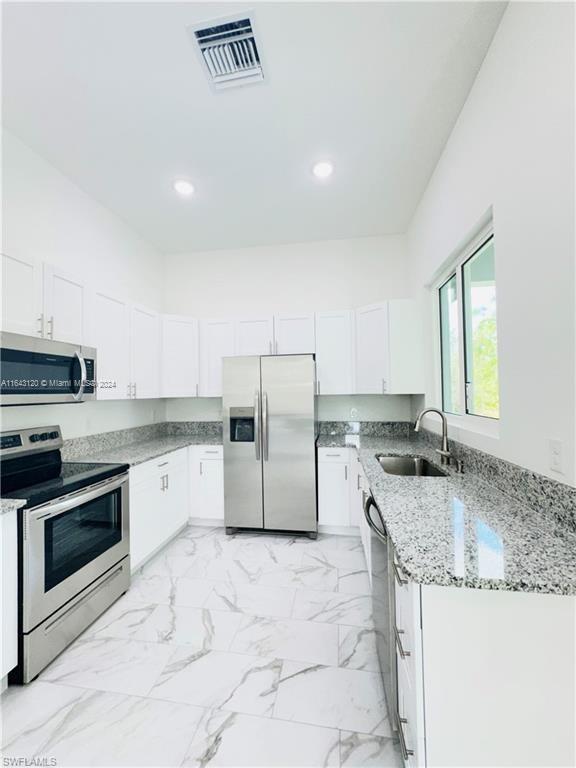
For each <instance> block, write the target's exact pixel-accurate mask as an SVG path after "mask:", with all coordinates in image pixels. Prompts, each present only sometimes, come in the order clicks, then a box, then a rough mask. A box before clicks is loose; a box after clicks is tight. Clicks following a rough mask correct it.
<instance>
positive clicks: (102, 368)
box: [89, 291, 131, 400]
mask: <svg viewBox="0 0 576 768" xmlns="http://www.w3.org/2000/svg"><path fill="white" fill-rule="evenodd" d="M90 317H91V333H90V337H89V343H90V345H91V346H94V347H96V351H97V355H98V359H97V363H96V376H97V379H98V382H99V385H100V386H99V387H98V390H97V394H96V397H97V398H98V400H125V399H127V398H128V397H130V396H131V390H130V389H129V384H130V307H129V305H128V304H127V302H125V301H122V299H118V298H116V297H114V296H110V295H109V294H107V293H104V292H102V291H96V292H95V293H94V294H93V295H92V298H91V309H90ZM111 384H113V385H114V386H109V385H111Z"/></svg>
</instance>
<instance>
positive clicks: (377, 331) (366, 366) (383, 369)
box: [356, 302, 390, 395]
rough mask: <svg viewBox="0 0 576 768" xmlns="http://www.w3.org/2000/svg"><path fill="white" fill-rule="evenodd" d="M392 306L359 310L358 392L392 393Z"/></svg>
mask: <svg viewBox="0 0 576 768" xmlns="http://www.w3.org/2000/svg"><path fill="white" fill-rule="evenodd" d="M389 352H390V350H389V341H388V304H387V303H386V302H385V303H383V304H372V305H370V306H367V307H360V309H357V310H356V392H357V393H358V394H360V395H377V394H384V393H385V392H387V391H389V389H390V370H389V369H390V366H389Z"/></svg>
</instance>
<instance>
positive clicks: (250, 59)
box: [190, 18, 264, 89]
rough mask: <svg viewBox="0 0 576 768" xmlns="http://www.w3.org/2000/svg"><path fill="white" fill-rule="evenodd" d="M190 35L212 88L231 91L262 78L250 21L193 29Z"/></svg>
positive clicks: (258, 55) (245, 19)
mask: <svg viewBox="0 0 576 768" xmlns="http://www.w3.org/2000/svg"><path fill="white" fill-rule="evenodd" d="M190 32H191V34H192V35H193V36H194V39H195V40H196V43H197V44H198V46H199V48H200V55H201V56H202V59H203V61H204V64H205V66H206V70H207V72H208V76H209V78H210V82H211V83H212V85H213V86H214V87H215V88H218V89H220V88H231V87H233V86H238V85H246V84H247V83H254V82H257V81H258V80H263V79H264V74H263V72H262V65H261V63H260V54H259V52H258V46H257V45H256V38H255V36H254V30H253V28H252V21H251V20H250V19H249V18H244V19H235V20H233V21H230V20H229V21H225V22H221V23H219V24H215V23H214V24H212V25H211V26H205V25H202V27H201V28H200V27H193V28H191V29H190Z"/></svg>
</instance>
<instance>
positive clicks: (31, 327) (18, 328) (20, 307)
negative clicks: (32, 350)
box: [2, 253, 44, 336]
mask: <svg viewBox="0 0 576 768" xmlns="http://www.w3.org/2000/svg"><path fill="white" fill-rule="evenodd" d="M2 330H3V331H11V332H12V333H23V334H25V335H26V336H42V335H43V331H44V323H43V316H42V268H41V266H40V265H39V264H36V263H34V262H33V261H32V260H30V259H26V258H21V257H18V256H15V255H10V256H9V255H8V254H6V253H3V254H2Z"/></svg>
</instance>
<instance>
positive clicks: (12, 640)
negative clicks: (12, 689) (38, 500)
mask: <svg viewBox="0 0 576 768" xmlns="http://www.w3.org/2000/svg"><path fill="white" fill-rule="evenodd" d="M17 519H18V512H17V511H16V510H12V511H11V512H6V513H5V514H3V515H0V552H1V553H2V555H1V556H2V559H1V561H0V564H1V569H2V570H1V573H0V576H1V578H2V584H1V586H0V589H1V595H2V629H1V633H0V636H1V638H2V648H1V658H0V680H2V679H3V678H4V677H6V675H7V674H8V672H10V670H11V669H13V668H14V667H15V666H16V664H18V533H17Z"/></svg>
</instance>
